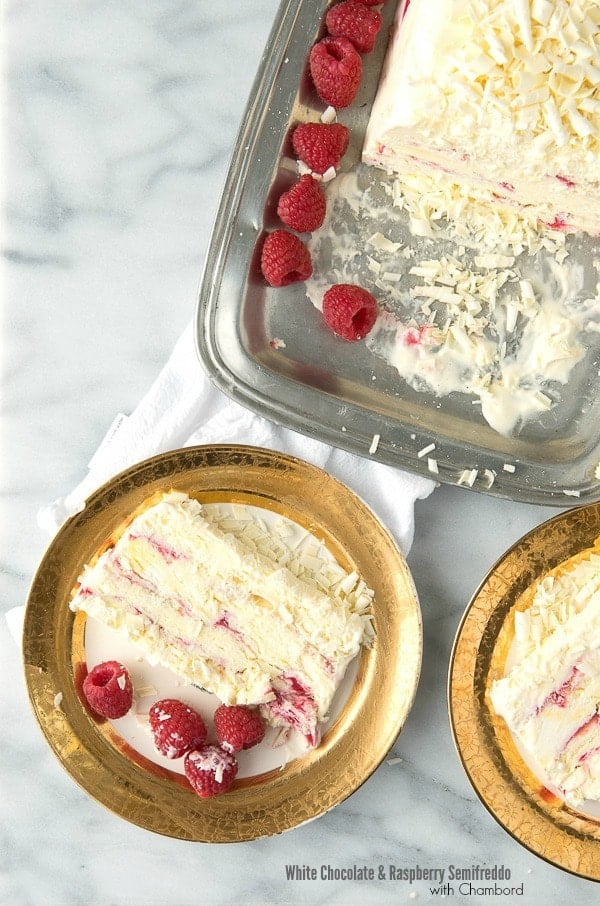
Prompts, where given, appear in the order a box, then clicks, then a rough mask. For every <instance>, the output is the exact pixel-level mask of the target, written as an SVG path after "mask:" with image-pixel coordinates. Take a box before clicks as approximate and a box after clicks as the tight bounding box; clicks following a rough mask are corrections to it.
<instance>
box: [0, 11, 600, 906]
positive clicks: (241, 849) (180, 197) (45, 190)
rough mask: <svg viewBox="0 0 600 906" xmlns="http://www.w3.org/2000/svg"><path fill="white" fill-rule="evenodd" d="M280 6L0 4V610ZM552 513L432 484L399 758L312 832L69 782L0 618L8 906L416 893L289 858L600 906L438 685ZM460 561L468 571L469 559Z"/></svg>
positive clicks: (130, 370)
mask: <svg viewBox="0 0 600 906" xmlns="http://www.w3.org/2000/svg"><path fill="white" fill-rule="evenodd" d="M276 8H277V0H254V2H250V0H240V2H239V3H237V4H235V9H234V7H233V6H232V5H231V4H222V3H212V2H211V3H209V2H207V0H144V2H141V0H77V2H74V0H53V2H47V0H46V2H41V0H4V2H3V3H2V6H1V15H2V35H1V40H2V58H3V63H4V72H3V88H4V98H5V104H4V105H3V108H4V109H3V118H4V122H3V127H4V128H3V132H2V134H3V137H4V142H3V151H4V159H3V168H2V169H3V176H4V186H3V189H4V200H5V206H4V213H3V220H2V246H3V257H2V268H3V272H2V277H3V279H2V286H3V290H4V291H3V297H4V298H3V303H4V304H3V306H2V354H3V377H2V398H1V399H2V409H1V413H2V415H1V418H2V429H1V430H2V463H3V469H2V489H1V490H2V494H1V500H2V517H1V520H0V523H1V531H2V543H1V545H0V567H1V574H2V609H3V610H7V609H9V608H11V607H13V606H14V605H16V604H21V603H23V602H24V600H25V598H26V595H27V590H28V586H29V583H30V581H31V577H32V576H33V574H34V571H35V569H36V566H37V564H38V562H39V559H40V557H41V555H42V553H43V550H44V548H45V546H46V543H47V538H46V536H45V535H44V534H43V533H42V532H41V531H40V530H39V529H38V527H37V524H36V514H37V511H38V509H39V508H40V507H41V506H42V505H44V504H46V503H48V502H50V501H51V500H52V499H54V498H55V497H57V496H59V495H61V494H63V493H66V492H67V491H68V490H70V489H71V488H72V487H73V486H74V485H75V484H76V483H77V482H79V480H80V479H81V478H82V476H83V474H84V473H85V469H86V466H87V463H88V461H89V459H90V457H91V455H92V453H93V451H94V450H95V448H96V447H97V445H98V443H99V442H100V440H101V439H102V437H103V436H104V433H105V431H106V430H107V428H108V426H109V425H110V423H111V422H112V419H113V416H114V415H115V414H116V413H117V412H118V411H123V412H129V411H131V409H132V408H133V407H134V406H135V405H136V403H137V402H138V400H139V399H140V398H141V396H142V395H143V393H144V392H145V390H146V389H147V387H148V386H149V384H150V383H151V381H152V380H153V379H154V377H155V376H156V374H157V373H158V370H159V368H160V366H161V365H162V363H163V362H164V361H165V360H166V358H167V356H168V354H169V353H170V351H171V349H172V347H173V345H174V343H175V340H176V339H177V337H178V336H179V334H180V333H181V331H182V329H183V328H184V326H185V324H186V323H187V322H188V321H189V319H190V317H191V314H192V312H193V307H194V304H195V296H196V291H197V285H198V280H199V276H200V271H201V267H202V263H203V260H204V256H205V253H206V249H207V245H208V240H209V234H210V229H211V224H212V219H213V217H214V214H215V213H216V207H217V203H218V200H219V194H220V189H221V186H222V183H223V180H224V178H225V174H226V169H227V165H228V160H229V156H230V153H231V150H232V147H233V143H234V139H235V135H236V132H237V129H238V126H239V123H240V120H241V117H242V113H243V110H244V106H245V102H246V99H247V96H248V93H249V91H250V87H251V84H252V80H253V77H254V74H255V71H256V68H257V66H258V63H259V60H260V56H261V52H262V49H263V47H264V45H265V42H266V39H267V36H268V33H269V30H270V27H271V24H272V21H273V18H274V16H275V13H276ZM553 513H554V511H551V510H549V509H545V508H541V507H533V506H527V505H521V504H516V503H510V502H507V501H502V500H496V499H492V498H488V497H484V496H481V495H477V494H475V493H473V492H471V491H468V490H464V489H458V488H448V487H441V488H439V489H437V490H436V491H435V492H434V493H433V495H432V496H431V497H430V498H428V499H427V500H425V501H422V502H419V503H418V504H417V508H416V534H415V540H414V545H413V548H412V551H411V553H410V556H409V565H410V567H411V569H412V572H413V575H414V578H415V582H416V585H417V590H418V593H419V596H420V601H421V607H422V611H423V625H424V640H425V648H424V662H423V671H422V676H421V681H420V685H419V689H418V693H417V697H416V701H415V705H414V708H413V710H412V712H411V714H410V717H409V719H408V721H407V723H406V726H405V728H404V730H403V732H402V734H401V735H400V737H399V739H398V740H397V742H396V744H395V746H394V748H393V750H392V752H391V756H392V758H391V760H389V761H388V760H386V761H385V762H384V763H383V764H382V765H381V766H380V768H379V769H378V770H377V771H376V772H375V773H374V775H373V776H372V777H371V778H370V779H369V780H368V781H367V782H366V783H365V784H364V785H363V786H362V787H361V788H360V789H359V790H358V791H357V792H356V793H355V794H354V795H353V796H351V797H350V798H349V799H348V800H347V801H346V802H344V803H343V804H341V805H340V806H338V807H337V808H335V809H334V810H333V811H331V812H330V813H328V814H327V815H325V816H323V817H322V818H320V819H318V820H317V821H314V822H312V823H310V824H308V825H306V826H302V827H300V828H298V829H297V830H294V831H291V832H288V833H286V834H284V835H282V836H279V837H275V838H271V839H264V840H258V841H256V842H254V843H248V844H231V845H230V844H224V845H207V844H191V843H184V842H180V841H176V840H172V839H168V838H163V837H160V836H157V835H154V834H151V833H149V832H146V831H143V830H141V829H139V828H137V827H135V826H132V825H130V824H128V823H127V822H125V821H123V820H121V819H119V818H117V817H115V816H114V815H112V814H111V813H110V812H108V811H107V810H105V809H104V808H103V807H102V806H100V805H98V804H97V803H96V802H94V801H93V800H92V799H91V798H90V797H88V796H87V795H86V794H85V793H84V792H83V791H82V790H81V789H79V788H78V787H77V786H76V785H75V784H74V783H73V782H72V781H71V779H70V778H69V777H68V776H67V774H66V773H65V772H64V771H63V769H62V768H61V766H60V764H59V763H58V762H57V761H56V760H55V758H54V756H53V754H52V753H51V751H50V750H49V748H48V747H47V745H46V744H45V742H44V740H43V738H42V736H41V733H40V731H39V730H38V727H37V725H36V723H35V721H34V718H33V715H32V713H31V710H30V708H29V704H28V701H27V695H26V691H25V688H24V683H23V676H22V666H21V659H20V653H19V651H18V649H17V647H16V646H15V644H14V642H13V640H12V638H11V637H10V635H9V632H8V630H7V627H6V623H5V621H4V620H2V621H1V622H0V645H1V649H0V675H1V677H2V682H1V683H0V706H1V709H2V719H1V723H2V730H3V732H2V744H1V745H0V764H1V768H0V801H1V803H2V805H1V812H2V820H1V822H0V840H1V842H0V860H1V864H2V871H1V873H0V902H1V903H5V904H9V903H10V904H11V906H196V904H206V906H220V904H233V903H236V904H237V903H240V904H248V906H259V904H274V906H286V904H294V906H295V904H304V903H306V904H308V903H311V904H315V903H320V904H328V906H332V904H339V906H353V904H358V903H360V904H364V906H369V904H388V903H389V904H401V903H409V902H417V903H419V902H422V903H427V902H434V901H435V900H436V899H438V898H442V893H441V892H440V893H439V894H438V895H437V896H436V895H434V894H431V893H430V892H429V885H428V884H427V883H425V882H419V881H416V882H415V883H414V884H413V885H409V884H408V883H406V882H398V881H396V882H392V881H389V880H388V881H377V880H376V881H372V882H359V881H354V882H353V881H343V880H328V879H321V877H319V878H318V879H317V880H315V881H312V880H301V881H291V880H287V878H286V865H291V864H300V865H302V866H306V865H308V866H311V867H317V868H318V869H319V874H320V868H321V866H331V867H332V869H339V868H347V867H352V866H355V865H356V866H366V867H374V868H375V869H376V868H377V866H379V865H398V866H404V867H411V866H416V865H420V866H422V867H439V866H449V865H456V866H464V867H469V866H471V865H474V864H479V865H484V866H490V865H494V864H497V865H500V864H503V865H505V866H507V867H508V868H509V869H510V872H511V877H512V881H513V883H516V884H521V883H522V884H523V894H522V895H521V896H519V897H517V898H515V899H514V900H513V901H512V902H511V900H510V898H507V897H506V896H500V897H493V896H485V897H479V896H478V895H475V894H471V895H468V894H459V893H458V891H456V890H455V892H454V893H453V894H452V893H450V892H449V891H448V892H447V895H446V897H445V899H446V900H447V901H448V902H456V903H463V902H464V903H475V902H484V903H488V902H490V903H492V902H493V903H506V906H509V903H510V906H513V904H514V903H515V902H517V901H518V902H523V903H526V904H528V906H536V904H539V903H559V902H560V903H563V902H569V903H570V904H572V906H579V904H581V906H583V904H586V906H587V904H589V903H590V902H591V900H592V898H593V897H597V895H598V894H597V888H596V886H595V885H593V884H592V883H591V882H586V881H583V880H581V879H578V878H574V877H572V876H570V875H568V874H566V873H564V872H562V871H560V870H558V869H556V868H554V867H552V866H550V865H547V864H546V863H545V862H543V861H542V860H540V859H538V858H536V857H535V856H534V855H532V854H531V853H529V852H528V851H526V850H525V849H524V848H523V847H522V846H520V845H519V844H518V843H516V842H515V841H514V840H513V839H512V838H511V837H510V836H509V835H508V834H507V833H506V832H505V831H504V830H502V828H501V827H500V826H499V825H498V824H497V823H496V822H495V820H494V819H493V818H492V817H491V816H490V815H489V814H488V812H487V811H486V810H485V808H484V807H483V806H482V805H481V804H480V802H479V800H478V799H477V796H476V795H475V793H474V792H473V790H472V788H471V786H470V785H469V782H468V780H467V778H466V775H465V773H464V771H463V769H462V767H461V765H460V763H459V760H458V758H457V756H456V753H455V750H454V746H453V743H452V739H451V735H450V729H449V723H448V715H447V706H446V676H447V667H448V660H449V655H450V650H451V646H452V641H453V638H454V633H455V631H456V628H457V626H458V623H459V620H460V617H461V615H462V612H463V609H464V607H465V605H466V603H467V602H468V600H469V599H470V597H471V595H472V593H473V592H474V591H475V589H476V588H477V586H478V584H479V582H480V581H481V579H482V578H483V576H484V575H485V573H486V572H487V570H488V569H489V568H490V566H491V565H492V564H493V563H494V562H495V561H496V559H497V558H498V557H499V556H500V555H501V554H502V553H503V551H504V550H506V548H507V547H509V546H510V545H511V544H512V543H513V542H514V541H515V540H517V539H518V538H519V537H520V536H521V535H522V534H523V533H524V532H525V531H527V530H529V529H530V528H532V527H533V526H534V525H536V524H538V523H540V522H542V521H543V520H545V519H547V518H549V517H550V516H551V515H553ZM466 551H468V556H465V552H466Z"/></svg>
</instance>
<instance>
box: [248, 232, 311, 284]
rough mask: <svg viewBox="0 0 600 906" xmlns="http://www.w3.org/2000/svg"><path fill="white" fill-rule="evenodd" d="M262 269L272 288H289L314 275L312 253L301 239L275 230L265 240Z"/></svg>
mask: <svg viewBox="0 0 600 906" xmlns="http://www.w3.org/2000/svg"><path fill="white" fill-rule="evenodd" d="M260 267H261V270H262V273H263V276H264V278H265V280H266V281H267V283H270V284H271V286H288V284H290V283H296V282H298V281H300V280H307V279H308V278H309V277H310V275H311V274H312V263H311V260H310V252H309V251H308V249H307V248H306V246H305V245H304V243H303V242H302V240H301V239H298V237H297V236H294V234H293V233H288V232H287V230H275V231H274V232H273V233H269V235H268V236H267V238H266V239H265V243H264V245H263V250H262V253H261V260H260Z"/></svg>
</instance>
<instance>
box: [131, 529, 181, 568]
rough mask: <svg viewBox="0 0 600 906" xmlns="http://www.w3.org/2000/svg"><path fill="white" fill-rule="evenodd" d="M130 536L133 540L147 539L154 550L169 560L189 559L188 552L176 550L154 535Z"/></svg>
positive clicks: (147, 542)
mask: <svg viewBox="0 0 600 906" xmlns="http://www.w3.org/2000/svg"><path fill="white" fill-rule="evenodd" d="M129 537H130V538H131V540H132V541H145V542H146V544H148V545H149V546H150V547H153V548H154V550H156V551H158V553H159V554H160V555H161V557H163V558H164V559H165V560H166V561H167V562H170V561H172V560H189V557H188V555H187V554H184V553H183V551H176V550H175V549H174V548H172V547H169V545H168V544H165V543H164V542H163V541H159V539H158V538H156V537H155V536H154V535H133V534H130V535H129Z"/></svg>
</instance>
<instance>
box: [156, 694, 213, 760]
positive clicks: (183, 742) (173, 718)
mask: <svg viewBox="0 0 600 906" xmlns="http://www.w3.org/2000/svg"><path fill="white" fill-rule="evenodd" d="M148 720H149V721H150V728H151V730H152V736H153V737H154V745H155V746H156V749H157V751H158V752H160V753H161V755H164V756H165V757H166V758H181V756H182V755H185V753H186V752H187V751H188V750H189V749H196V748H197V747H198V746H202V745H204V743H205V742H206V736H207V733H206V727H205V725H204V721H203V720H202V718H201V717H200V715H199V714H198V713H197V712H196V711H194V710H193V709H192V708H190V707H189V705H186V704H185V702H182V701H179V699H177V698H163V699H161V700H160V701H158V702H154V704H153V705H152V707H151V708H150V711H149V713H148Z"/></svg>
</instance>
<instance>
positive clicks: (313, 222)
mask: <svg viewBox="0 0 600 906" xmlns="http://www.w3.org/2000/svg"><path fill="white" fill-rule="evenodd" d="M326 209H327V203H326V201H325V194H324V192H323V189H322V188H321V186H320V185H319V183H318V182H317V180H316V179H315V178H314V177H313V176H309V175H308V174H306V175H305V176H301V177H300V179H299V180H298V182H296V183H294V185H293V186H292V187H291V189H288V191H287V192H284V193H283V194H282V195H281V197H280V199H279V202H278V204H277V214H278V215H279V217H280V218H281V220H282V221H283V223H285V225H286V226H289V227H290V229H292V230H297V231H298V232H299V233H312V232H314V230H318V229H319V227H320V226H321V225H322V223H323V220H324V219H325V212H326Z"/></svg>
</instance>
